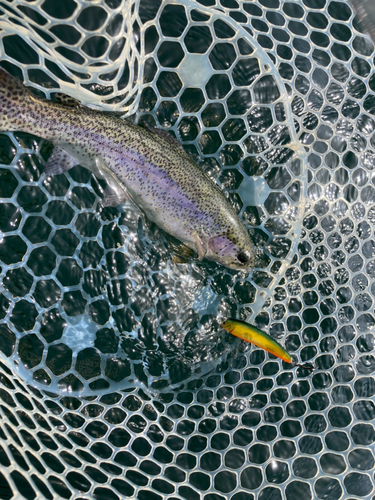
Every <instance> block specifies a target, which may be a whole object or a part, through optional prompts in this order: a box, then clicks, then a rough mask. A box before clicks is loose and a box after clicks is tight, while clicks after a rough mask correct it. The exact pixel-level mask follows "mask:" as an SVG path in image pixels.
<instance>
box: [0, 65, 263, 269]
mask: <svg viewBox="0 0 375 500" xmlns="http://www.w3.org/2000/svg"><path fill="white" fill-rule="evenodd" d="M0 130H3V131H5V130H6V131H23V132H28V133H32V134H34V135H38V136H40V137H42V138H44V139H47V140H49V141H52V142H53V144H54V145H55V150H54V152H53V154H52V156H51V158H50V159H49V160H48V161H47V164H46V173H49V174H54V173H60V172H62V171H65V170H68V169H69V168H71V167H72V166H74V165H76V164H80V165H82V166H84V167H86V168H89V169H90V170H92V171H93V172H94V173H95V174H97V175H98V176H101V177H104V178H105V179H106V180H107V181H108V182H109V186H110V189H111V193H112V200H111V201H112V204H116V203H117V202H118V200H121V198H124V197H126V196H130V197H131V199H132V200H133V201H134V202H135V203H136V204H137V205H138V206H139V207H140V208H141V209H142V210H143V211H144V212H145V214H146V216H147V217H148V218H149V219H150V220H151V221H152V222H155V223H156V224H157V225H158V226H159V227H160V228H161V229H163V230H164V231H166V232H167V233H169V234H170V235H172V236H174V237H175V238H177V239H178V240H180V241H181V242H183V243H184V244H185V245H186V246H188V247H189V248H191V249H193V250H194V251H196V252H197V253H198V256H199V259H200V260H202V259H203V258H206V259H209V260H212V261H216V262H218V263H219V264H221V265H224V266H226V267H229V268H232V269H242V270H245V271H249V270H250V269H251V268H252V267H253V266H254V261H255V252H254V247H253V245H252V242H251V240H250V238H249V235H248V232H247V230H246V228H245V226H244V224H243V223H242V221H241V220H240V219H239V217H238V216H237V214H236V212H235V210H234V209H233V207H232V206H231V205H230V203H229V202H228V200H227V199H226V198H225V196H224V194H223V193H222V192H221V191H220V189H219V188H218V187H217V186H216V185H215V184H214V183H213V182H212V180H211V179H210V178H209V177H208V176H207V175H206V174H205V173H204V172H203V171H202V170H201V169H200V168H199V167H198V165H196V163H194V161H193V160H192V159H191V158H190V157H189V156H188V155H187V154H186V153H185V152H184V151H183V149H182V147H181V146H180V145H179V144H178V142H177V141H176V140H174V139H173V138H171V137H168V136H164V137H163V136H161V135H160V132H157V133H155V132H153V131H152V130H149V129H145V128H142V127H138V126H135V125H133V124H131V123H128V122H127V121H125V120H122V119H120V118H118V117H115V116H113V115H109V114H106V113H101V112H98V111H95V110H91V109H89V108H84V107H82V106H80V105H74V102H73V104H71V103H65V104H64V103H56V102H52V101H48V100H46V99H42V98H39V97H36V96H34V95H33V94H32V93H31V92H30V91H29V90H28V89H26V87H24V85H23V84H22V83H21V82H20V81H19V80H17V79H16V78H14V77H13V76H11V75H9V74H8V73H7V72H5V71H4V70H2V69H0ZM109 198H111V194H110V195H109Z"/></svg>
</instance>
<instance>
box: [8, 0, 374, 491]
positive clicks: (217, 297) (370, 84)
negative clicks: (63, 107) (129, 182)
mask: <svg viewBox="0 0 375 500" xmlns="http://www.w3.org/2000/svg"><path fill="white" fill-rule="evenodd" d="M0 11H1V17H0V27H1V29H2V31H1V32H0V37H1V43H2V47H1V51H2V52H1V54H2V56H1V63H0V64H1V65H2V66H3V67H4V68H5V69H7V70H8V71H10V72H11V73H13V74H15V75H16V76H18V77H19V78H20V79H23V80H24V81H25V83H26V84H27V85H29V86H30V87H32V88H33V90H34V91H36V92H37V93H39V94H41V95H45V96H47V97H49V98H53V97H54V93H55V92H56V91H59V90H61V91H63V92H66V93H68V94H69V95H72V96H74V97H76V98H78V99H79V100H80V101H82V102H83V103H85V104H88V105H92V106H96V107H98V108H100V109H106V110H112V111H115V110H117V111H121V112H127V113H128V114H129V113H135V114H133V115H132V116H131V118H130V119H132V120H134V121H136V122H137V121H139V120H143V121H144V122H146V123H148V124H151V125H157V126H158V127H162V128H166V129H168V130H170V131H171V132H172V133H174V135H176V137H177V138H178V139H179V141H180V142H182V144H183V145H184V148H185V149H186V151H187V152H188V153H189V154H191V155H192V156H193V158H194V159H196V161H197V162H198V163H199V164H201V166H202V168H204V169H205V170H206V171H207V172H208V173H209V174H210V175H211V176H212V177H214V178H215V179H216V181H217V182H218V183H219V184H220V185H221V186H222V188H223V189H224V190H225V191H226V193H227V195H228V196H229V197H230V199H231V201H232V203H233V204H234V206H235V207H236V208H237V210H238V212H239V213H240V215H241V217H242V218H243V219H244V220H245V221H246V222H247V224H248V227H249V230H250V232H251V235H252V238H253V241H254V243H255V245H256V247H257V254H258V256H257V264H256V268H255V270H254V271H253V272H252V273H251V275H250V276H249V277H248V278H245V277H244V276H242V275H241V274H240V273H236V272H233V271H228V270H225V269H223V268H221V267H219V266H216V265H213V264H201V263H197V262H196V260H195V259H192V260H190V261H189V262H188V263H185V264H178V265H176V264H173V263H172V260H171V254H172V250H173V248H172V247H173V246H176V243H175V242H171V241H170V239H168V237H167V236H166V235H163V234H160V231H158V229H157V228H156V227H155V226H152V225H150V224H149V223H148V222H147V220H146V219H145V218H144V217H143V216H142V214H140V213H139V212H138V211H137V210H136V209H135V208H134V207H124V208H123V211H122V212H118V211H117V210H115V209H104V210H99V208H98V201H99V200H100V197H101V196H102V193H103V184H102V183H101V181H98V180H97V179H96V178H95V177H94V176H92V175H91V173H90V172H88V171H87V170H84V169H82V168H80V167H75V168H74V169H72V170H71V171H70V172H69V173H67V174H66V175H62V176H58V177H46V176H45V175H44V173H43V163H44V160H45V159H46V158H47V157H48V154H49V149H50V148H49V145H48V144H47V143H45V142H43V141H41V140H40V139H38V138H36V137H33V136H30V135H27V134H21V133H15V134H10V133H9V134H7V133H2V134H1V135H0V143H1V150H0V152H1V162H2V165H1V166H0V197H1V203H0V231H1V232H0V260H1V264H0V266H1V269H0V280H1V285H0V288H1V295H0V318H1V324H0V350H1V353H2V360H3V363H1V369H2V373H1V378H0V382H1V386H0V397H1V403H0V412H1V416H2V421H1V427H0V438H1V440H0V462H1V464H2V472H0V485H1V487H0V498H11V497H12V496H14V497H17V498H18V497H20V496H22V497H25V498H36V497H38V498H48V499H50V498H77V499H78V498H82V495H84V496H85V498H96V499H104V498H106V499H108V498H110V499H119V498H124V497H130V498H139V499H141V500H143V499H145V500H148V499H163V498H165V499H167V498H168V499H172V498H173V499H175V498H176V499H177V498H179V499H186V500H190V499H192V500H195V499H200V498H204V499H205V500H217V499H226V498H230V499H232V500H245V499H246V500H247V499H254V498H259V499H262V500H268V499H283V498H285V499H287V500H294V499H296V498H299V497H301V496H302V498H306V499H308V498H322V499H323V498H324V499H329V500H331V499H339V498H371V497H372V495H374V484H373V483H374V478H373V469H374V454H373V443H374V442H375V429H374V426H373V422H372V421H373V420H374V419H375V405H374V403H373V401H372V399H371V398H373V396H374V394H375V380H374V376H373V373H374V372H375V359H374V356H373V349H374V338H373V334H372V333H371V332H372V329H373V326H374V316H373V296H374V295H375V285H373V283H374V277H375V275H374V262H375V261H374V259H373V258H374V255H375V250H374V244H373V241H372V238H373V229H372V225H373V223H374V220H375V219H374V213H375V211H374V210H375V188H374V187H372V186H373V180H372V170H373V168H374V159H375V156H374V155H375V153H374V151H373V150H372V148H375V140H374V137H372V135H373V132H374V130H375V122H374V120H373V118H372V117H371V115H372V114H374V113H375V112H374V106H373V102H374V94H373V93H372V92H371V91H375V88H374V85H375V84H374V77H373V72H372V67H373V60H372V57H373V53H374V47H373V45H372V43H371V42H370V41H369V39H368V38H367V37H366V35H364V34H363V33H361V32H360V27H359V25H358V23H357V21H356V19H355V17H354V15H353V13H352V11H351V9H350V7H349V6H348V5H347V4H346V3H344V2H339V1H334V0H332V1H330V2H328V1H325V0H304V1H303V2H302V1H300V2H297V1H294V2H286V1H279V0H262V1H261V2H242V3H238V2H237V1H235V0H221V2H219V1H217V2H216V3H215V0H201V2H193V1H187V0H183V1H182V0H177V1H173V2H172V1H171V2H169V1H165V2H160V1H157V2H156V1H155V0H153V1H151V0H148V1H146V0H142V1H140V2H137V1H136V2H121V1H120V0H106V1H105V2H104V1H103V2H95V3H94V2H90V3H89V2H84V1H81V2H76V1H73V0H65V1H64V2H63V3H61V4H60V3H56V2H52V0H44V1H43V0H36V1H34V2H28V1H26V0H25V1H17V2H16V1H14V2H10V1H8V2H2V3H1V4H0ZM267 54H268V55H267ZM284 85H285V87H284ZM285 88H286V90H285ZM298 140H299V141H300V142H298ZM300 143H301V144H302V145H303V146H304V149H303V148H302V147H301V146H300V145H299V144H300ZM304 150H305V151H304ZM306 165H307V167H308V172H307V181H308V183H309V184H308V187H307V191H305V184H306V183H305V166H306ZM305 201H307V206H306V211H305V214H304V215H303V213H302V212H303V208H304V205H305ZM302 217H303V229H302V232H301V223H302ZM280 278H281V280H280ZM262 306H263V308H262ZM261 308H262V310H261ZM260 310H261V311H260ZM229 315H231V316H233V315H238V316H239V317H242V318H245V319H248V320H249V321H252V322H255V323H256V324H257V325H258V326H260V327H263V328H264V329H268V331H269V332H270V334H271V335H272V336H274V337H276V338H278V339H282V341H283V342H284V343H285V346H286V348H287V349H288V350H289V351H290V352H293V353H295V355H296V358H298V359H299V360H301V361H302V362H305V361H314V362H315V364H316V366H317V370H316V371H315V372H314V373H313V374H312V375H310V374H309V373H308V372H307V371H306V370H303V369H297V370H296V369H291V368H290V365H287V364H285V363H281V362H279V361H278V360H276V359H275V358H273V357H272V356H270V355H267V354H266V353H265V352H264V351H261V350H259V349H252V348H251V347H250V346H248V345H244V344H241V343H240V342H239V341H237V340H234V339H232V338H231V337H229V335H227V334H226V333H224V332H223V331H222V330H221V329H220V322H221V320H222V319H223V318H226V317H227V316H229ZM207 372H208V373H207ZM28 383H29V384H30V385H26V384H28ZM36 387H37V388H36ZM135 387H138V388H135ZM147 387H148V388H147ZM172 388H174V389H175V390H174V391H172V390H171V389H172ZM115 391H117V392H115ZM79 394H80V396H79ZM371 471H372V472H371Z"/></svg>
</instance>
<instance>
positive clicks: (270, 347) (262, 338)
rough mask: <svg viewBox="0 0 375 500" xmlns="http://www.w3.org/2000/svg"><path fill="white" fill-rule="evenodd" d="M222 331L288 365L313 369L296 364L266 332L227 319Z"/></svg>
mask: <svg viewBox="0 0 375 500" xmlns="http://www.w3.org/2000/svg"><path fill="white" fill-rule="evenodd" d="M221 326H222V328H224V330H226V331H227V332H229V333H231V334H232V335H234V336H235V337H239V338H240V339H242V340H245V341H246V342H250V343H251V344H254V345H256V346H257V347H260V348H262V349H264V350H265V351H267V352H269V353H271V354H273V355H274V356H276V357H277V358H280V359H282V360H283V361H285V362H286V363H290V364H292V365H294V366H299V367H301V368H306V369H307V370H313V369H314V367H311V366H310V365H301V364H299V363H296V362H295V360H294V359H293V358H292V356H291V355H290V354H289V353H288V352H287V351H286V350H285V349H284V348H283V346H282V345H280V344H279V343H278V342H277V341H276V340H274V339H273V338H272V337H270V336H269V335H268V334H267V333H266V332H263V331H262V330H260V329H259V328H257V327H256V326H253V325H250V324H249V323H245V321H241V320H239V319H231V318H230V319H227V320H226V321H224V323H223V324H222V325H221Z"/></svg>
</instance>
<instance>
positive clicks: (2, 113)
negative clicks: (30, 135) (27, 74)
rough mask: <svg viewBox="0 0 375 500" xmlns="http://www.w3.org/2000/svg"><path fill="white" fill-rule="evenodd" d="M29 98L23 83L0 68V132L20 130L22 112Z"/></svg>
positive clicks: (29, 94)
mask: <svg viewBox="0 0 375 500" xmlns="http://www.w3.org/2000/svg"><path fill="white" fill-rule="evenodd" d="M30 96H31V93H30V91H29V90H28V89H27V88H26V87H25V86H24V85H23V83H21V82H20V81H19V80H18V79H17V78H15V77H14V76H12V75H11V74H10V73H8V72H7V71H5V70H4V69H3V68H0V130H8V131H14V130H21V129H22V111H24V107H25V104H26V103H27V102H28V101H30Z"/></svg>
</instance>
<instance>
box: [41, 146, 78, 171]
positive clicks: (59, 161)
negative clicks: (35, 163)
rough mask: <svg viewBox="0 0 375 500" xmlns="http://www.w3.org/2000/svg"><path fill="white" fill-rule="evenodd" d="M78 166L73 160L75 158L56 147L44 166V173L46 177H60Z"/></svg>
mask: <svg viewBox="0 0 375 500" xmlns="http://www.w3.org/2000/svg"><path fill="white" fill-rule="evenodd" d="M78 164H79V163H78V161H77V160H76V159H75V158H73V156H71V155H70V154H69V153H67V152H66V151H64V150H63V149H61V148H60V147H59V146H55V147H54V149H53V151H52V154H51V156H50V157H49V158H48V160H47V162H46V164H45V165H44V172H45V174H46V175H59V174H63V173H64V172H67V171H68V170H70V169H71V168H73V167H75V166H76V165H78Z"/></svg>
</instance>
